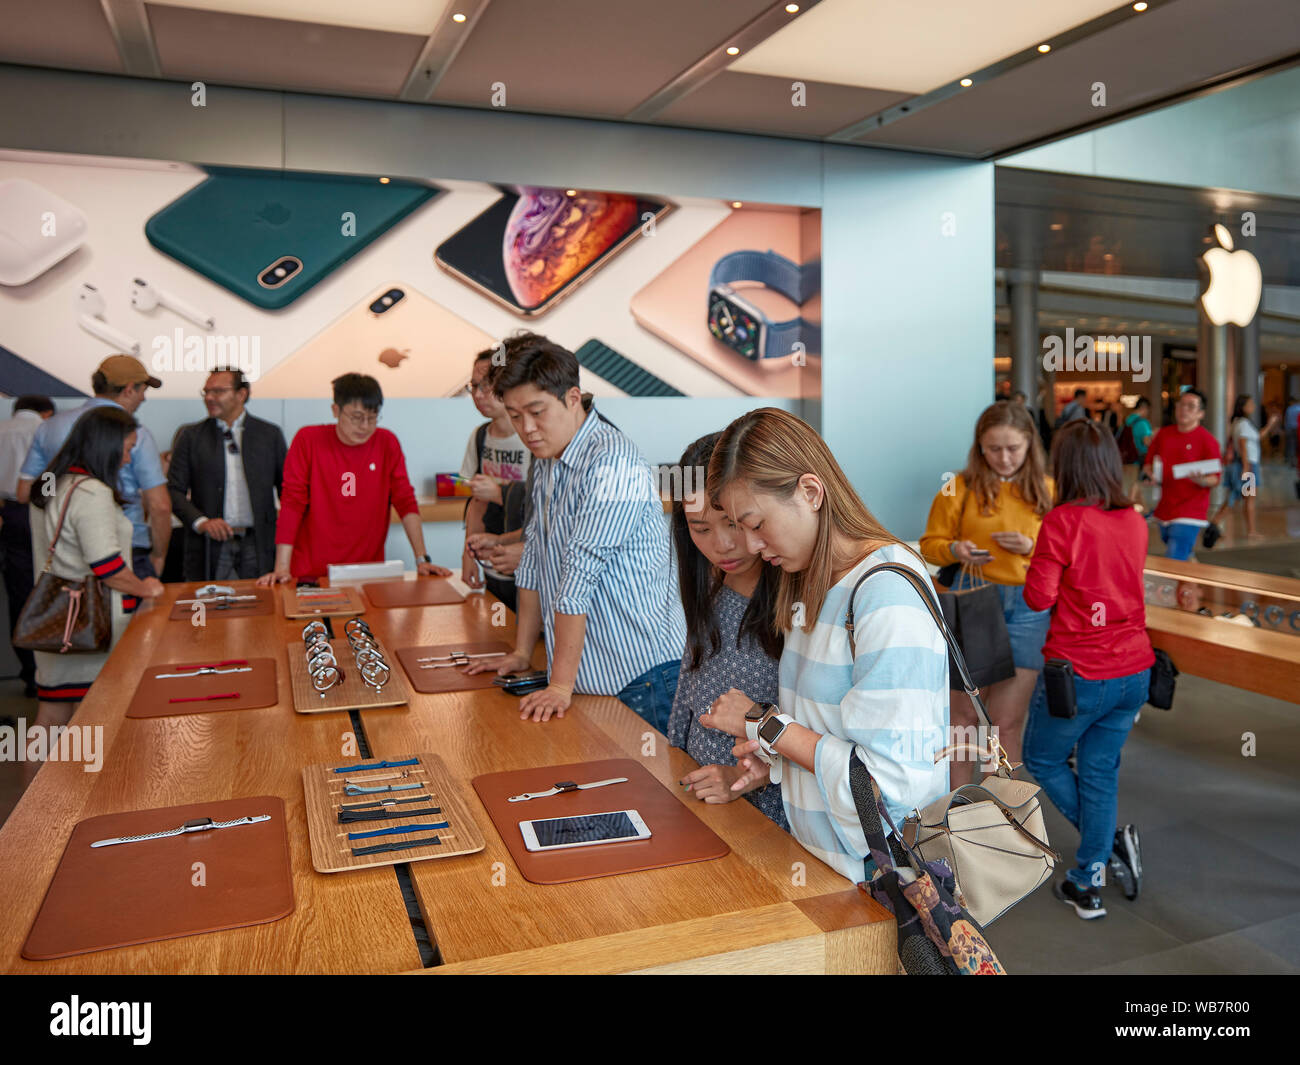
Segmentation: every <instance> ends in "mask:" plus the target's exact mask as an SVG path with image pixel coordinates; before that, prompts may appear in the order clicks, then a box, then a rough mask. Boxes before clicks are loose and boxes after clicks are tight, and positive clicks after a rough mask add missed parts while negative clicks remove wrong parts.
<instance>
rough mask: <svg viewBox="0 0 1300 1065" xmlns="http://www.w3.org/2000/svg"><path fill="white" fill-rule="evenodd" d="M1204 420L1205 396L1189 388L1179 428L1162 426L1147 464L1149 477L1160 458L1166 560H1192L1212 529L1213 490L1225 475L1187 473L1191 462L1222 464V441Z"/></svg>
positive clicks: (1178, 412) (1159, 515) (1179, 409)
mask: <svg viewBox="0 0 1300 1065" xmlns="http://www.w3.org/2000/svg"><path fill="white" fill-rule="evenodd" d="M1204 417H1205V397H1204V396H1203V395H1202V394H1201V393H1200V392H1198V391H1197V390H1196V389H1194V388H1189V389H1188V390H1187V391H1186V392H1184V393H1183V394H1182V395H1181V396H1179V397H1178V402H1177V403H1175V404H1174V424H1173V425H1166V426H1163V427H1162V428H1161V429H1160V431H1159V432H1158V433H1156V435H1155V436H1154V437H1152V439H1151V446H1150V447H1149V448H1147V454H1146V458H1145V459H1144V460H1143V463H1142V468H1143V470H1144V471H1147V472H1150V470H1151V465H1152V463H1153V462H1154V461H1155V460H1156V459H1157V458H1158V459H1160V463H1161V466H1162V471H1161V475H1160V502H1159V504H1158V505H1157V506H1156V509H1155V518H1156V520H1157V521H1158V522H1159V523H1160V539H1161V540H1162V541H1163V542H1164V543H1165V544H1166V551H1165V556H1166V557H1167V558H1176V559H1180V560H1183V561H1186V560H1187V559H1189V558H1191V557H1192V549H1193V548H1194V547H1195V546H1196V534H1197V532H1199V531H1200V530H1201V529H1204V528H1205V527H1206V526H1207V525H1209V524H1210V522H1209V514H1210V489H1211V488H1213V487H1214V486H1215V485H1216V484H1218V483H1219V477H1220V473H1218V472H1213V473H1211V472H1201V471H1198V472H1191V471H1189V470H1187V469H1184V468H1183V467H1185V466H1186V465H1187V464H1188V463H1192V462H1205V461H1206V460H1213V461H1214V462H1215V463H1216V464H1217V463H1219V462H1220V461H1221V455H1220V452H1219V442H1218V441H1217V440H1215V439H1214V437H1213V435H1211V434H1210V433H1209V432H1208V431H1207V430H1205V429H1204V428H1202V427H1201V421H1202V419H1204ZM1206 541H1207V542H1206V545H1205V546H1206V547H1213V546H1214V541H1213V540H1211V539H1210V537H1209V536H1208V535H1207V536H1206Z"/></svg>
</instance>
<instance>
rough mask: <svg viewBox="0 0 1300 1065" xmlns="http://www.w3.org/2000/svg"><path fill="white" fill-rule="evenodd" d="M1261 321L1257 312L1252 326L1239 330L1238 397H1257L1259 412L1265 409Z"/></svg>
mask: <svg viewBox="0 0 1300 1065" xmlns="http://www.w3.org/2000/svg"><path fill="white" fill-rule="evenodd" d="M1259 319H1260V314H1259V313H1258V312H1256V314H1255V317H1254V318H1252V319H1251V320H1250V324H1249V325H1246V326H1242V327H1241V328H1240V329H1238V330H1237V382H1236V383H1237V395H1239V396H1240V395H1243V394H1244V395H1247V396H1254V397H1255V408H1256V410H1257V411H1262V410H1263V409H1264V404H1263V397H1262V396H1261V395H1260V394H1259V393H1260V388H1259Z"/></svg>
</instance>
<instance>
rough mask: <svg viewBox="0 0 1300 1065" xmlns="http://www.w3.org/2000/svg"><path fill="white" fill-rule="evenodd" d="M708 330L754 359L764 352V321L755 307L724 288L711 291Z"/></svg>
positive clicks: (728, 345)
mask: <svg viewBox="0 0 1300 1065" xmlns="http://www.w3.org/2000/svg"><path fill="white" fill-rule="evenodd" d="M709 332H710V333H712V334H713V335H714V336H715V337H717V339H719V340H721V341H722V342H723V343H724V344H726V345H727V347H729V348H731V349H732V350H733V351H736V352H738V353H739V354H741V355H743V356H744V357H745V358H747V359H750V360H753V361H754V362H757V361H758V359H759V357H760V355H761V354H762V341H763V323H762V322H761V321H760V320H759V319H758V317H757V315H755V314H754V311H753V309H752V308H750V307H748V306H746V305H745V304H743V303H741V302H739V301H738V300H736V299H735V298H734V297H733V296H729V295H727V294H726V293H725V292H723V291H722V290H721V289H716V288H715V289H713V290H712V291H711V292H710V293H709Z"/></svg>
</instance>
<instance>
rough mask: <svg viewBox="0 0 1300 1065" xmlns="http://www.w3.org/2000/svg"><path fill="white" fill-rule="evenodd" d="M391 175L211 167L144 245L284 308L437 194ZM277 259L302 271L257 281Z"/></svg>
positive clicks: (157, 221)
mask: <svg viewBox="0 0 1300 1065" xmlns="http://www.w3.org/2000/svg"><path fill="white" fill-rule="evenodd" d="M442 191H443V190H442V189H439V188H436V187H434V186H431V185H422V184H418V183H416V182H411V181H399V180H397V179H396V178H393V179H391V180H387V181H380V179H379V178H361V177H346V176H339V175H333V174H306V173H292V172H286V173H281V172H278V171H262V170H246V169H242V168H233V167H211V168H209V170H208V177H207V178H206V179H205V180H203V181H202V182H200V183H199V184H198V185H195V186H194V188H192V189H190V190H189V192H187V193H185V194H184V195H183V196H181V197H180V198H179V199H176V200H174V201H173V202H172V203H170V204H168V205H167V206H166V207H164V208H163V209H162V210H161V211H159V212H158V213H157V214H155V215H154V216H153V217H152V218H150V219H149V221H148V222H146V223H145V227H144V231H145V236H147V237H148V238H149V243H150V244H152V245H153V246H154V247H155V248H157V249H158V250H159V251H161V252H163V253H164V254H166V255H170V256H171V257H172V258H173V259H176V260H177V261H178V262H181V263H184V264H185V265H186V266H188V267H189V268H190V269H192V270H195V271H197V272H198V273H200V274H202V275H203V276H204V277H206V278H208V279H210V280H212V281H215V282H216V283H217V284H218V285H221V286H222V287H223V288H226V289H229V290H230V291H231V292H233V293H234V294H235V295H236V296H239V297H241V298H242V299H245V300H247V301H248V302H249V303H251V304H253V305H254V306H255V307H262V308H264V309H266V310H277V309H279V308H281V307H286V306H288V305H289V304H290V303H292V302H293V301H294V300H296V299H297V298H298V297H299V296H301V295H302V294H303V293H304V292H306V291H307V290H308V289H310V288H311V287H312V286H313V285H315V284H316V283H317V282H319V281H321V280H322V279H324V278H326V277H328V276H329V275H330V274H331V273H332V272H333V271H334V270H336V269H337V268H338V267H339V266H341V265H342V264H343V263H345V262H347V261H348V259H350V258H352V256H354V255H356V254H357V253H358V252H359V251H361V250H362V249H363V248H364V247H366V245H368V244H369V243H370V242H371V241H373V240H375V238H377V237H379V236H381V235H382V234H383V233H385V232H387V231H388V230H389V229H391V228H392V227H393V226H394V225H396V224H397V223H398V222H400V221H401V220H402V219H403V218H405V217H406V216H407V215H408V214H410V213H411V212H412V211H414V210H415V209H416V208H417V207H419V206H420V205H421V204H424V203H425V202H427V201H429V200H431V199H433V198H434V197H435V196H437V195H440V194H441V193H442ZM282 259H296V260H298V262H300V263H301V264H302V265H301V269H299V270H298V271H297V273H294V274H293V275H292V276H290V277H289V278H288V279H287V280H285V281H284V282H282V283H280V284H278V285H276V284H270V285H268V284H266V283H264V280H263V279H264V278H265V277H266V275H267V273H268V271H270V270H271V269H272V268H273V267H274V266H275V265H276V264H277V263H279V262H280V261H281V260H282Z"/></svg>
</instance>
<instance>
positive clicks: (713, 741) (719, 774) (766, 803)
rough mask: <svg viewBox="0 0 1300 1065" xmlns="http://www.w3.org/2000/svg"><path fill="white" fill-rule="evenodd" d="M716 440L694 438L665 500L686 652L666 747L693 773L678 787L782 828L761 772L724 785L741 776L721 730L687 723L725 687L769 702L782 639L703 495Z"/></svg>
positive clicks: (760, 590)
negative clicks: (684, 479) (745, 807)
mask: <svg viewBox="0 0 1300 1065" xmlns="http://www.w3.org/2000/svg"><path fill="white" fill-rule="evenodd" d="M720 435H721V434H720V433H713V434H711V435H709V436H706V437H703V438H701V439H699V440H696V441H695V443H693V444H691V445H690V447H688V448H687V449H686V453H685V454H684V455H683V456H682V460H681V469H683V470H695V471H699V473H700V474H701V476H699V477H697V478H695V479H694V481H693V483H694V484H695V486H696V487H695V491H694V492H692V493H690V494H689V495H687V497H686V498H684V499H683V498H674V500H673V509H672V534H673V547H674V551H675V554H676V556H677V573H678V586H679V587H680V589H681V595H682V607H683V608H684V611H685V614H686V653H685V654H684V655H682V665H681V671H680V673H679V674H678V678H677V693H676V695H675V696H674V697H673V708H672V712H671V714H670V715H669V717H668V729H667V732H668V742H669V743H670V744H671V745H672V746H674V747H680V748H681V749H682V750H684V751H685V752H686V753H687V754H689V755H690V756H691V757H692V758H694V759H695V761H696V762H698V763H699V766H700V767H699V768H698V769H694V770H692V771H691V772H689V773H687V774H686V775H685V776H683V777H682V778H681V780H680V781H679V783H680V784H681V785H682V786H683V787H684V788H686V789H687V790H688V791H689V792H690V793H691V794H693V795H694V796H695V797H696V798H697V799H699V800H701V801H702V802H707V803H724V802H732V801H733V800H735V799H739V798H740V797H741V795H744V796H745V797H746V798H747V799H749V801H750V802H752V803H753V804H754V805H755V806H757V807H758V808H759V809H760V810H761V811H762V812H763V813H765V814H766V815H767V816H768V817H769V818H771V819H772V820H773V821H774V822H775V823H776V824H778V825H780V827H781V828H784V829H787V830H788V829H789V825H787V824H786V820H785V810H784V809H783V807H782V804H781V788H780V786H779V785H771V786H767V785H768V783H769V781H768V775H767V772H766V768H767V767H766V765H762V766H761V767H759V768H760V772H759V774H758V775H757V776H755V777H753V778H752V779H751V780H750V782H749V783H748V784H747V785H746V786H745V787H744V789H743V790H740V791H733V790H732V788H731V785H732V784H734V783H735V782H736V781H737V780H739V779H740V777H741V776H742V775H744V773H745V767H744V766H741V765H739V764H738V763H737V762H736V756H735V755H734V754H732V752H731V748H732V747H733V746H734V745H735V744H734V741H733V740H732V739H731V738H730V737H728V736H727V735H726V734H725V733H721V732H718V731H717V730H715V729H708V728H704V727H703V726H701V725H700V723H699V721H698V720H696V716H695V715H696V714H697V713H698V712H699V708H700V707H702V706H707V705H709V703H711V702H713V701H714V700H715V699H717V697H718V696H720V695H721V694H722V693H723V692H725V691H728V690H730V689H732V688H737V689H739V690H741V691H744V692H745V693H746V694H748V695H749V696H750V697H751V698H752V699H754V700H755V701H757V702H759V703H765V702H766V703H771V702H775V701H776V697H777V694H776V669H777V659H778V658H780V656H781V642H782V641H781V636H780V634H779V633H777V632H776V630H775V629H774V628H773V626H772V604H773V602H775V600H776V586H777V575H776V573H775V571H773V570H772V568H771V567H770V566H767V565H764V563H763V560H762V559H761V558H759V557H758V555H757V554H755V553H754V552H752V551H748V550H746V548H745V545H744V536H743V535H742V534H741V532H740V530H738V529H737V528H736V526H735V524H734V523H733V522H732V521H731V520H730V519H729V518H728V517H727V515H726V514H725V513H724V512H723V511H722V508H721V507H718V506H715V505H714V504H713V503H712V502H711V501H710V499H709V498H708V495H707V493H706V492H705V491H704V478H703V476H702V474H703V471H704V470H705V469H707V468H708V464H709V459H710V458H711V457H712V455H713V447H714V445H715V444H716V443H717V440H718V437H719V436H720Z"/></svg>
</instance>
